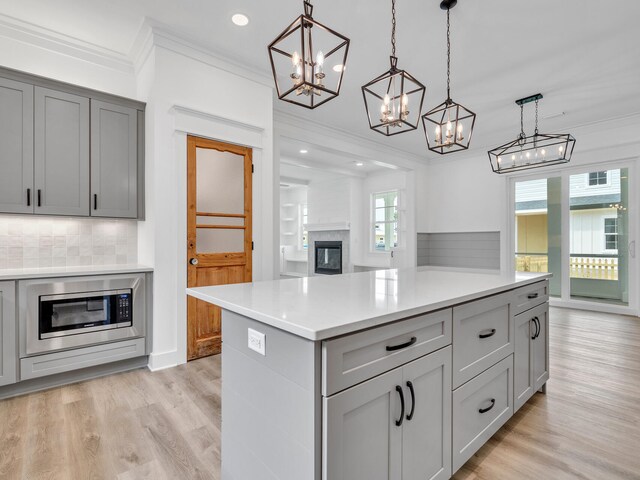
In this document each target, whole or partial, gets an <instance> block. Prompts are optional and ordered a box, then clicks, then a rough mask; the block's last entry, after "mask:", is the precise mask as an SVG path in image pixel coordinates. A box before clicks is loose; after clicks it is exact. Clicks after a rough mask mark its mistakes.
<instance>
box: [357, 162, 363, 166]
mask: <svg viewBox="0 0 640 480" xmlns="http://www.w3.org/2000/svg"><path fill="white" fill-rule="evenodd" d="M362 166H364V162H356V167H362Z"/></svg>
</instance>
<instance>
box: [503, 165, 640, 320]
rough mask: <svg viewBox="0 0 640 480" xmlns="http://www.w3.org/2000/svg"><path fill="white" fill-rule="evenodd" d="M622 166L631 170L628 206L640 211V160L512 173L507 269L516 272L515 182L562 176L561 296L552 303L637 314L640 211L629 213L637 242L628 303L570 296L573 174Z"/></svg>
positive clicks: (632, 236)
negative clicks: (639, 166) (622, 303)
mask: <svg viewBox="0 0 640 480" xmlns="http://www.w3.org/2000/svg"><path fill="white" fill-rule="evenodd" d="M619 168H627V169H628V170H629V177H630V182H629V205H630V206H631V208H633V209H635V210H640V208H639V206H638V200H639V197H638V193H637V192H638V188H639V187H640V179H638V178H637V176H638V159H637V158H628V159H620V160H615V161H610V162H597V163H584V164H580V165H575V166H571V167H560V168H549V169H548V170H545V171H543V172H541V171H537V172H536V173H533V174H526V173H525V174H515V175H510V176H509V188H508V208H507V232H506V240H507V248H508V249H507V252H508V258H507V263H506V266H507V269H508V272H514V271H515V248H516V245H515V241H516V239H515V185H516V182H522V181H528V180H539V179H543V178H549V177H559V178H560V179H561V184H562V203H561V208H562V227H561V231H562V246H561V257H562V267H561V273H560V275H561V296H560V297H559V298H558V297H553V298H550V299H549V303H550V305H551V306H557V307H566V308H576V309H580V310H592V311H596V312H605V313H617V314H623V315H634V316H638V312H639V308H638V307H639V304H638V300H639V298H638V297H639V292H638V268H639V258H638V253H639V250H638V246H637V238H638V235H637V233H638V219H639V217H640V212H639V211H635V212H634V211H632V212H630V214H629V244H631V243H634V242H635V243H634V245H635V258H631V259H630V261H629V305H628V306H625V305H615V304H609V303H604V302H597V301H587V300H575V299H572V298H571V285H570V273H571V272H570V269H569V259H570V253H571V243H570V221H571V219H570V216H569V214H568V213H569V212H570V205H569V183H570V177H571V176H572V175H577V174H581V173H588V172H592V171H597V170H615V169H619Z"/></svg>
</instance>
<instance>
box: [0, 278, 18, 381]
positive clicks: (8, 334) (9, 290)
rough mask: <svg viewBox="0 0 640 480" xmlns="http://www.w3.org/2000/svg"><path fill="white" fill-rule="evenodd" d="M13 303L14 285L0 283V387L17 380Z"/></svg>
mask: <svg viewBox="0 0 640 480" xmlns="http://www.w3.org/2000/svg"><path fill="white" fill-rule="evenodd" d="M15 301H16V293H15V283H14V282H0V386H3V385H9V384H11V383H16V380H17V378H16V377H17V375H16V358H17V356H18V352H17V349H16V305H15Z"/></svg>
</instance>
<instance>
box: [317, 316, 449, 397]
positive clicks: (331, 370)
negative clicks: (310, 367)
mask: <svg viewBox="0 0 640 480" xmlns="http://www.w3.org/2000/svg"><path fill="white" fill-rule="evenodd" d="M450 343H451V309H447V310H442V311H439V312H434V313H429V314H426V315H420V316H417V317H412V318H408V319H406V320H402V321H400V322H395V323H392V324H389V325H384V326H382V327H377V328H373V329H371V330H365V331H364V332H360V333H354V334H352V335H347V336H344V337H341V338H337V339H334V340H326V341H324V342H323V343H322V371H323V375H322V394H323V395H324V396H329V395H333V394H334V393H336V392H339V391H341V390H344V389H345V388H348V387H350V386H352V385H355V384H357V383H360V382H363V381H365V380H368V379H369V378H372V377H375V376H376V375H379V374H381V373H383V372H387V371H389V370H391V369H393V368H396V367H398V366H400V365H403V364H405V363H407V362H410V361H411V360H414V359H416V358H418V357H421V356H423V355H426V354H427V353H430V352H433V351H435V350H438V349H439V348H442V347H445V346H447V345H449V344H450Z"/></svg>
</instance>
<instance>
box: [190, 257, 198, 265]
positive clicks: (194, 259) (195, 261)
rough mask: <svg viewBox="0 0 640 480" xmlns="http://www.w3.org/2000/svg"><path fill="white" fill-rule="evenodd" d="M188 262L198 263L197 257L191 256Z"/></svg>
mask: <svg viewBox="0 0 640 480" xmlns="http://www.w3.org/2000/svg"><path fill="white" fill-rule="evenodd" d="M189 263H190V264H191V265H197V264H198V259H197V258H192V259H191V260H189Z"/></svg>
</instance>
